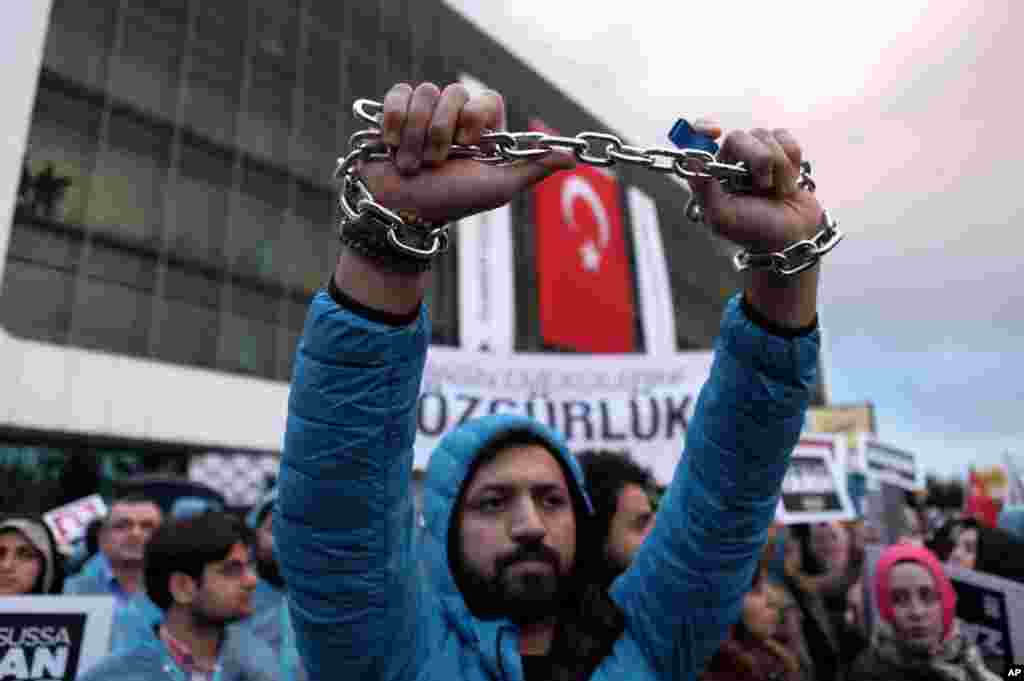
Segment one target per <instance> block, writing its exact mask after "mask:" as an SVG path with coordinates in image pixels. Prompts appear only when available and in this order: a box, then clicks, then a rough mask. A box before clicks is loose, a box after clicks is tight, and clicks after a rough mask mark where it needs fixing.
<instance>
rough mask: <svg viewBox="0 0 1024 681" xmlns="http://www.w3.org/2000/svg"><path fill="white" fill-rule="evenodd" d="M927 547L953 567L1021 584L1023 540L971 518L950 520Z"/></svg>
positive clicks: (1022, 580)
mask: <svg viewBox="0 0 1024 681" xmlns="http://www.w3.org/2000/svg"><path fill="white" fill-rule="evenodd" d="M929 548H931V549H932V550H933V551H934V552H935V554H936V555H937V556H938V557H939V558H940V559H941V560H944V561H949V562H950V563H951V564H953V565H957V566H959V567H962V568H966V569H968V570H977V571H978V572H987V573H989V574H992V575H995V576H997V577H1002V578H1004V579H1012V580H1014V581H1016V582H1024V541H1022V540H1020V539H1018V538H1017V536H1016V535H1015V534H1013V533H1012V532H1007V531H1006V530H1004V529H1001V528H997V527H985V526H984V525H982V524H981V523H979V522H978V521H977V520H974V519H973V518H962V519H958V520H954V521H952V522H949V523H947V524H946V525H945V526H944V527H943V528H942V529H941V530H939V532H937V533H936V535H935V537H934V538H933V540H932V542H931V543H930V546H929Z"/></svg>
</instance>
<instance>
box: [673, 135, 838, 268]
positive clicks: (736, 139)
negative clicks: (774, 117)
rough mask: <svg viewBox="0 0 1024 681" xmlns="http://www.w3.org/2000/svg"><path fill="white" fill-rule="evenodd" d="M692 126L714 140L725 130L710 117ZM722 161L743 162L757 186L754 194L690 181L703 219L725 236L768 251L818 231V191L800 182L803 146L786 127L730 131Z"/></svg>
mask: <svg viewBox="0 0 1024 681" xmlns="http://www.w3.org/2000/svg"><path fill="white" fill-rule="evenodd" d="M694 128H695V129H696V130H697V131H698V132H700V133H702V134H705V135H708V136H709V137H712V138H714V139H717V138H718V137H720V136H721V134H722V130H721V128H720V127H719V126H718V125H717V124H716V123H715V122H713V121H710V120H706V119H701V120H699V121H697V122H696V123H695V124H694ZM718 160H719V161H721V162H723V163H739V162H741V161H742V162H745V163H746V164H747V167H748V168H749V169H750V173H751V176H752V179H753V183H754V189H755V192H754V193H751V194H729V193H727V192H726V191H725V190H724V189H723V188H722V186H721V185H720V184H719V183H718V182H717V181H715V180H707V179H695V180H690V186H691V187H692V188H693V190H694V192H695V193H696V194H697V196H698V199H699V201H700V203H701V206H702V207H703V208H704V216H705V221H706V222H707V223H708V224H710V225H711V226H712V227H713V228H714V229H715V230H716V231H717V232H718V233H719V234H721V235H722V236H723V237H725V238H726V239H728V240H730V241H732V242H733V243H736V244H739V245H741V246H743V247H745V248H748V249H750V250H751V252H754V253H764V252H774V251H779V250H782V249H783V248H785V247H786V246H789V245H791V244H793V243H794V242H797V241H801V240H803V239H809V238H811V237H813V236H814V235H815V234H816V233H817V232H818V225H819V222H820V220H821V213H822V208H821V206H820V205H819V204H818V200H817V199H816V198H815V196H814V194H812V193H811V192H808V191H804V190H802V189H800V188H799V187H798V186H797V182H798V181H799V180H800V163H801V161H802V160H803V150H802V149H801V147H800V144H799V143H798V142H797V141H796V139H795V138H794V137H793V135H792V134H790V133H789V132H788V131H787V130H783V129H781V128H779V129H775V130H765V129H763V128H756V129H754V130H751V131H749V132H742V131H736V132H732V133H729V135H728V136H726V138H725V142H724V143H723V144H722V149H721V152H720V153H719V155H718Z"/></svg>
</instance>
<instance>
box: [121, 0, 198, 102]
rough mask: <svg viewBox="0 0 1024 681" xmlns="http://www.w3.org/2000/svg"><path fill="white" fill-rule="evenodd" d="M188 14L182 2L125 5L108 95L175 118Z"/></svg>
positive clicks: (180, 0) (182, 0)
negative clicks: (135, 5)
mask: <svg viewBox="0 0 1024 681" xmlns="http://www.w3.org/2000/svg"><path fill="white" fill-rule="evenodd" d="M161 5H162V6H161ZM187 11H188V10H187V7H186V2H185V0H179V1H178V2H173V3H172V2H168V1H167V0H164V2H163V3H161V4H159V5H158V4H156V3H153V2H147V3H145V6H144V7H142V6H140V7H137V8H136V7H133V6H132V4H130V3H129V4H126V5H125V17H124V29H123V31H122V38H121V40H122V43H121V47H120V51H119V53H118V54H117V55H116V56H115V57H114V60H113V61H112V63H111V69H110V71H111V75H110V90H111V94H113V95H114V96H115V97H117V98H118V99H121V100H123V101H126V102H130V103H132V104H134V105H135V106H138V107H140V108H142V109H144V110H146V111H150V112H153V113H155V114H157V115H159V116H161V117H163V118H165V119H167V120H174V119H175V110H176V108H177V102H178V73H179V70H180V68H181V57H182V49H183V47H184V42H185V26H186V20H187Z"/></svg>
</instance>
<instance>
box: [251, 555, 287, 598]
mask: <svg viewBox="0 0 1024 681" xmlns="http://www.w3.org/2000/svg"><path fill="white" fill-rule="evenodd" d="M256 568H257V570H258V571H259V573H260V579H262V580H263V581H265V582H267V583H268V584H270V586H272V587H274V588H275V589H277V590H279V591H280V590H281V589H284V577H282V576H281V569H280V568H279V567H278V565H277V561H276V560H274V559H270V560H262V559H261V560H257V564H256Z"/></svg>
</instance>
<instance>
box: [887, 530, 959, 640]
mask: <svg viewBox="0 0 1024 681" xmlns="http://www.w3.org/2000/svg"><path fill="white" fill-rule="evenodd" d="M904 561H911V562H913V563H917V564H919V565H921V566H922V567H924V568H925V569H926V570H928V572H929V573H931V576H932V578H933V579H934V580H935V587H936V589H937V590H938V592H939V597H940V598H941V599H942V638H943V640H945V639H946V638H947V637H948V636H949V635H950V633H951V632H952V630H953V617H954V616H955V614H956V591H954V590H953V583H952V582H950V581H949V577H947V576H946V571H945V570H944V569H943V567H942V563H940V562H939V559H938V558H936V557H935V554H934V553H932V552H931V551H929V550H928V549H926V548H924V547H923V546H917V545H915V544H893V545H892V546H890V547H888V548H887V549H885V550H884V551H882V556H881V557H880V558H879V559H878V565H877V566H876V567H875V594H876V595H877V597H878V613H879V615H880V616H881V618H882V619H883V620H885V621H886V622H891V621H892V618H893V610H892V592H891V590H890V589H889V575H890V573H891V572H892V568H893V566H894V565H896V563H902V562H904Z"/></svg>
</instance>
